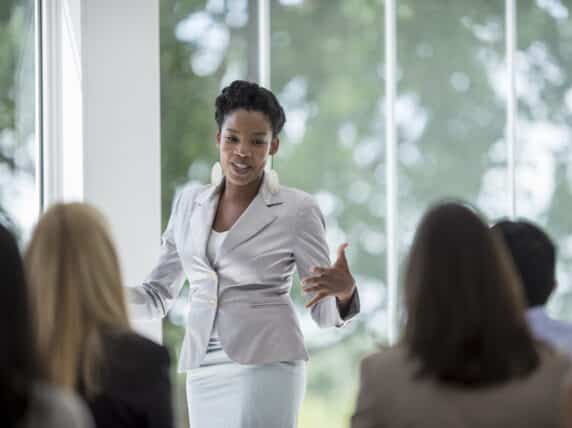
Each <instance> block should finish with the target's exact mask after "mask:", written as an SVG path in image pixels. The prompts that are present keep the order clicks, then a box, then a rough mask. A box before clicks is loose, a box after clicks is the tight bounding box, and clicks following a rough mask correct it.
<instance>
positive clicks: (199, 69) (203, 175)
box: [160, 0, 257, 427]
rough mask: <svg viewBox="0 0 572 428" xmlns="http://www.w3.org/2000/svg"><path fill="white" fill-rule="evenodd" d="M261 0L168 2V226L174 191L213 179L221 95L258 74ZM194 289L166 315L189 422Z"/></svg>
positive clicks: (180, 417) (164, 96)
mask: <svg viewBox="0 0 572 428" xmlns="http://www.w3.org/2000/svg"><path fill="white" fill-rule="evenodd" d="M255 5H256V1H247V0H226V1H225V0H208V1H204V0H162V1H161V4H160V6H161V34H160V37H161V133H162V142H161V162H162V164H161V183H162V218H163V227H164V226H165V225H166V222H167V220H168V218H169V213H170V211H171V201H172V198H173V194H174V192H175V190H176V188H177V186H180V185H181V184H184V183H186V182H188V181H189V180H196V181H200V182H202V183H208V182H209V180H210V168H211V166H212V164H213V162H214V161H215V160H216V159H217V151H216V146H215V134H216V124H215V121H214V100H215V98H216V96H217V95H218V93H219V92H220V90H221V89H222V88H223V87H224V86H226V85H227V84H228V83H230V82H231V81H232V80H234V79H245V78H249V79H251V80H255V79H256V74H255V71H256V69H257V62H256V59H257V56H256V50H255V46H256V28H255V25H254V23H253V20H252V19H251V17H254V16H256V13H255V10H254V9H253V8H254V7H255ZM186 302H187V288H186V287H185V289H184V290H183V292H182V293H181V296H180V297H179V300H178V301H177V303H176V304H175V306H174V307H173V309H172V310H171V312H170V313H169V316H168V318H167V319H166V320H165V321H164V325H163V326H164V342H165V344H166V345H167V346H168V347H169V348H170V350H171V355H172V356H173V364H172V367H173V371H172V375H173V382H174V384H175V386H176V411H177V414H176V419H177V424H178V426H181V427H186V426H188V416H187V404H186V398H185V377H184V376H183V375H177V373H176V366H177V361H178V355H179V349H180V346H181V342H182V339H183V322H184V317H185V313H186Z"/></svg>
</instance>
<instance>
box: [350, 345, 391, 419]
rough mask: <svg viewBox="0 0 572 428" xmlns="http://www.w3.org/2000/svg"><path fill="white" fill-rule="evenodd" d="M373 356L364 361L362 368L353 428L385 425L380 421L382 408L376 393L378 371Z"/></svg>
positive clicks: (353, 416)
mask: <svg viewBox="0 0 572 428" xmlns="http://www.w3.org/2000/svg"><path fill="white" fill-rule="evenodd" d="M374 363H375V361H374V359H373V356H369V357H367V358H365V359H363V360H362V362H361V366H360V381H359V392H358V398H357V403H356V408H355V411H354V414H353V415H352V419H351V428H383V427H384V424H383V422H382V421H381V420H379V415H378V413H377V412H378V411H379V408H380V403H379V397H378V396H377V394H376V393H375V391H376V390H377V385H376V379H377V376H376V371H375V368H374Z"/></svg>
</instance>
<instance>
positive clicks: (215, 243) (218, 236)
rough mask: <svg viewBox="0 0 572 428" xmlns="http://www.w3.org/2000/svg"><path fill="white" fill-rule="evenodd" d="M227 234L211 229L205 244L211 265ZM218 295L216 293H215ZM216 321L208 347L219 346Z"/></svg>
mask: <svg viewBox="0 0 572 428" xmlns="http://www.w3.org/2000/svg"><path fill="white" fill-rule="evenodd" d="M227 234H228V231H226V232H217V231H216V230H214V229H211V233H210V235H209V240H208V243H207V257H208V259H209V261H210V262H211V265H214V262H215V260H216V256H217V255H218V252H219V251H220V247H221V245H222V242H223V241H224V238H226V235H227ZM217 294H218V291H217ZM217 319H218V317H216V316H215V321H214V323H213V329H212V332H211V338H210V342H211V343H210V347H215V348H216V347H218V346H220V343H219V341H218V332H217Z"/></svg>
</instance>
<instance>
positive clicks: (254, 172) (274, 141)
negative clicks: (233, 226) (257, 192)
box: [216, 109, 279, 186]
mask: <svg viewBox="0 0 572 428" xmlns="http://www.w3.org/2000/svg"><path fill="white" fill-rule="evenodd" d="M216 139H217V145H218V146H219V150H220V163H221V165H222V169H223V171H224V175H225V177H226V180H227V182H229V183H232V184H233V185H235V186H246V185H248V184H251V183H253V182H255V181H257V180H258V179H259V178H260V177H261V175H262V173H263V171H264V166H265V165H266V161H267V159H268V155H273V154H275V153H276V152H277V151H278V146H279V140H278V137H274V138H272V127H271V126H270V121H269V120H268V118H267V117H266V115H264V114H263V113H261V112H258V111H248V110H244V109H240V110H235V111H233V112H231V113H230V114H228V115H227V117H226V118H225V121H224V123H223V124H222V128H221V130H220V131H219V132H218V133H217V136H216Z"/></svg>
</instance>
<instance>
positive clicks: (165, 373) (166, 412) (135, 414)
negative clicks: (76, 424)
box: [79, 333, 174, 428]
mask: <svg viewBox="0 0 572 428" xmlns="http://www.w3.org/2000/svg"><path fill="white" fill-rule="evenodd" d="M103 350H104V364H103V365H102V367H101V370H100V373H101V380H100V382H101V384H100V385H101V387H100V393H99V394H98V395H96V396H95V397H91V398H88V397H86V394H85V393H84V392H83V388H81V387H80V388H79V389H80V393H81V395H82V396H83V397H84V399H85V400H86V403H87V405H88V406H89V408H90V410H91V413H92V415H93V419H94V421H95V425H96V427H97V428H131V427H133V428H172V427H173V426H174V423H173V409H172V400H171V382H170V379H169V364H170V362H169V353H168V352H167V349H166V348H165V347H163V346H161V345H157V344H156V343H154V342H152V341H150V340H148V339H145V338H144V337H142V336H139V335H138V334H135V333H114V334H108V335H106V336H105V337H104V340H103Z"/></svg>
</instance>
